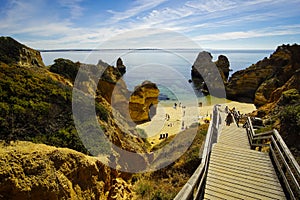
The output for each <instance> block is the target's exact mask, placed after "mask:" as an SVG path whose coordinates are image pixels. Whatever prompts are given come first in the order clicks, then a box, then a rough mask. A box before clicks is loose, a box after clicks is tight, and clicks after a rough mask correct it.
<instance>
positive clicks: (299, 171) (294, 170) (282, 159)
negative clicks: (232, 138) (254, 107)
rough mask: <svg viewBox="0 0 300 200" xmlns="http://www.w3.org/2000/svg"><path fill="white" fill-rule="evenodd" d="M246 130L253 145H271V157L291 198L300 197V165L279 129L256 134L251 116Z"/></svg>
mask: <svg viewBox="0 0 300 200" xmlns="http://www.w3.org/2000/svg"><path fill="white" fill-rule="evenodd" d="M246 123H247V124H246V130H247V135H248V139H249V143H250V145H251V147H252V148H253V147H258V146H269V148H270V157H271V159H272V160H273V161H274V163H275V165H274V167H275V169H276V170H277V171H278V172H279V179H280V180H281V183H282V185H283V186H284V188H285V190H286V191H287V192H286V195H287V196H288V197H289V199H299V198H300V186H299V181H300V167H299V164H298V163H297V161H296V160H295V158H294V156H293V155H292V153H291V152H290V150H289V148H288V147H287V146H286V144H285V142H284V141H283V139H282V137H281V136H280V134H279V133H278V131H277V130H275V129H274V130H273V131H268V132H265V133H260V134H255V132H254V130H253V126H252V123H251V119H250V117H248V119H247V122H246ZM264 139H270V140H271V143H270V144H263V143H254V141H259V140H264Z"/></svg>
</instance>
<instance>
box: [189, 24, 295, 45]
mask: <svg viewBox="0 0 300 200" xmlns="http://www.w3.org/2000/svg"><path fill="white" fill-rule="evenodd" d="M295 34H300V24H298V25H293V26H280V27H267V28H264V29H256V30H249V31H234V32H226V33H216V34H207V35H200V36H197V37H195V38H194V39H195V40H196V41H222V40H235V39H245V38H255V37H267V36H281V35H295Z"/></svg>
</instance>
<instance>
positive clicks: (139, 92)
mask: <svg viewBox="0 0 300 200" xmlns="http://www.w3.org/2000/svg"><path fill="white" fill-rule="evenodd" d="M158 96H159V89H158V88H157V86H156V85H155V83H152V82H150V81H144V82H143V83H142V84H141V85H139V86H137V87H136V88H135V90H134V92H133V93H132V94H131V97H130V100H129V113H130V116H131V119H132V120H133V121H134V122H135V123H137V124H140V123H144V122H147V121H150V120H151V118H152V117H153V116H154V115H155V113H156V106H157V104H158Z"/></svg>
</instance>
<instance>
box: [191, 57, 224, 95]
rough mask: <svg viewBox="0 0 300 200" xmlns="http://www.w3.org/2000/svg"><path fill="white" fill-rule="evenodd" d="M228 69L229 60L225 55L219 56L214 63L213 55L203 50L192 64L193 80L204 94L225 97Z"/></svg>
mask: <svg viewBox="0 0 300 200" xmlns="http://www.w3.org/2000/svg"><path fill="white" fill-rule="evenodd" d="M228 70H229V62H228V59H227V58H226V57H225V56H219V60H218V61H216V63H214V62H212V55H211V54H210V53H209V52H206V51H202V52H200V53H199V54H198V56H197V59H196V60H195V62H194V64H193V66H192V71H191V75H192V81H193V83H194V85H195V87H196V89H200V90H201V91H202V92H203V93H204V94H211V95H214V96H217V97H225V88H224V82H226V81H227V78H226V77H227V76H228V75H227V74H228V73H229V71H228Z"/></svg>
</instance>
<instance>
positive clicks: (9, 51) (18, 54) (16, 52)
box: [0, 37, 45, 67]
mask: <svg viewBox="0 0 300 200" xmlns="http://www.w3.org/2000/svg"><path fill="white" fill-rule="evenodd" d="M0 62H3V63H6V64H8V65H12V64H13V65H19V66H24V67H32V66H35V67H44V66H45V65H44V63H43V60H42V57H41V54H40V52H39V51H36V50H34V49H31V48H29V47H26V46H25V45H23V44H20V43H19V42H17V41H16V40H14V39H12V38H11V37H0Z"/></svg>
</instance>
